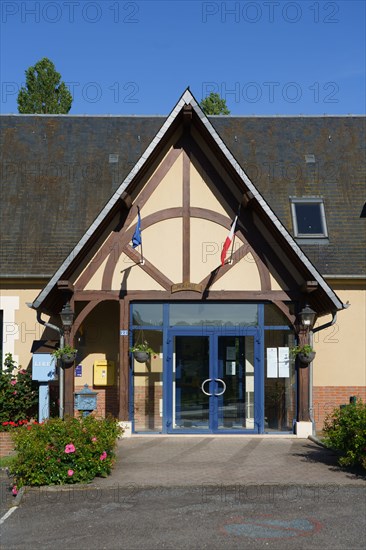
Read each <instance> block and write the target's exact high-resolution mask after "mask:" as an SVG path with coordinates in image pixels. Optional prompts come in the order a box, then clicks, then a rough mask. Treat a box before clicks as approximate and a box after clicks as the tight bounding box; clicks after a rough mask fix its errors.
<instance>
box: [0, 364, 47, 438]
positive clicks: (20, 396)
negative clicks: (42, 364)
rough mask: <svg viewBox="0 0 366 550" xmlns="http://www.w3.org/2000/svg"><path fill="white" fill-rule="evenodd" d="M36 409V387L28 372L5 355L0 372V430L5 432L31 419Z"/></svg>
mask: <svg viewBox="0 0 366 550" xmlns="http://www.w3.org/2000/svg"><path fill="white" fill-rule="evenodd" d="M37 409H38V385H37V384H36V383H35V382H33V381H32V375H31V372H30V370H29V369H28V370H24V369H19V370H17V366H16V363H15V361H14V360H13V357H12V355H11V353H7V354H6V356H5V361H4V368H3V370H2V371H1V372H0V430H1V431H6V430H8V429H10V428H12V427H17V426H18V425H21V424H22V423H23V422H24V421H26V420H29V419H31V418H33V417H34V416H35V415H36V414H37Z"/></svg>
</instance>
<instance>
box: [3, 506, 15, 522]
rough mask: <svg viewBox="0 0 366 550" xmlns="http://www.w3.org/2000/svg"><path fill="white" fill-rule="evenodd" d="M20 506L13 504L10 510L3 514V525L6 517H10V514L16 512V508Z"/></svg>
mask: <svg viewBox="0 0 366 550" xmlns="http://www.w3.org/2000/svg"><path fill="white" fill-rule="evenodd" d="M17 508H18V506H13V507H12V508H9V510H8V511H7V512H6V514H4V515H3V517H2V518H1V519H0V525H2V524H3V523H4V521H5V520H6V519H8V517H9V516H11V514H12V513H13V512H15V510H16V509H17Z"/></svg>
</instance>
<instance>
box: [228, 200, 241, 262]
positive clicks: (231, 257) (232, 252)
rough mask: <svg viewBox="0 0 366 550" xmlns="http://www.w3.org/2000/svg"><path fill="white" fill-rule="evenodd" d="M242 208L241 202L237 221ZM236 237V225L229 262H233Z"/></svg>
mask: <svg viewBox="0 0 366 550" xmlns="http://www.w3.org/2000/svg"><path fill="white" fill-rule="evenodd" d="M240 208H241V204H239V208H238V213H237V214H236V218H237V219H236V223H238V219H239V216H240ZM235 237H236V227H235V231H234V236H233V244H232V245H231V254H230V260H229V264H232V263H233V254H234V243H235Z"/></svg>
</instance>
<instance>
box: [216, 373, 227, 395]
mask: <svg viewBox="0 0 366 550" xmlns="http://www.w3.org/2000/svg"><path fill="white" fill-rule="evenodd" d="M215 382H221V384H222V385H223V387H224V389H223V390H222V392H220V393H215V395H216V397H218V396H219V395H223V394H224V393H225V392H226V384H225V382H224V381H223V380H221V378H215Z"/></svg>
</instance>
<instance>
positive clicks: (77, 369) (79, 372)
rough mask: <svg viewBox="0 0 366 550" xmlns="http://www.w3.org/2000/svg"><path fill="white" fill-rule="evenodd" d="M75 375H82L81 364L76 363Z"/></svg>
mask: <svg viewBox="0 0 366 550" xmlns="http://www.w3.org/2000/svg"><path fill="white" fill-rule="evenodd" d="M75 376H77V377H78V378H80V376H83V366H82V365H76V367H75Z"/></svg>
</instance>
